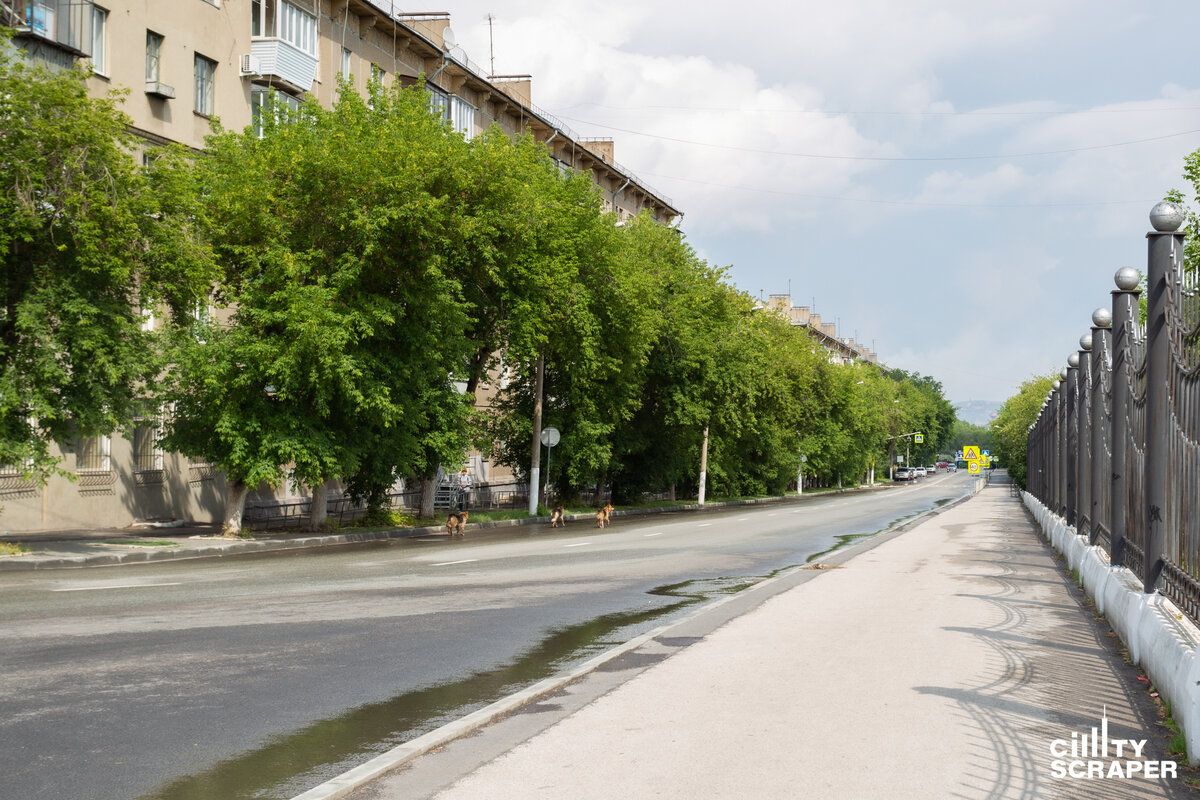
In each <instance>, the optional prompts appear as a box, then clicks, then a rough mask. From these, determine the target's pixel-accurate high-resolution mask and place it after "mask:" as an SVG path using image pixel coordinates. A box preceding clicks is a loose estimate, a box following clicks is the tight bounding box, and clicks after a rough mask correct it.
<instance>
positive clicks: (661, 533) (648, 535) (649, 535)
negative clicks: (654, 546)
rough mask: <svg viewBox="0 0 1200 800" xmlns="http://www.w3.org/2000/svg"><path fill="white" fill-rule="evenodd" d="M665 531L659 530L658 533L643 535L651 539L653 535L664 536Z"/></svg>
mask: <svg viewBox="0 0 1200 800" xmlns="http://www.w3.org/2000/svg"><path fill="white" fill-rule="evenodd" d="M663 533H664V531H659V532H658V533H644V534H642V535H643V536H645V537H646V538H647V539H649V538H650V537H651V536H662V535H663Z"/></svg>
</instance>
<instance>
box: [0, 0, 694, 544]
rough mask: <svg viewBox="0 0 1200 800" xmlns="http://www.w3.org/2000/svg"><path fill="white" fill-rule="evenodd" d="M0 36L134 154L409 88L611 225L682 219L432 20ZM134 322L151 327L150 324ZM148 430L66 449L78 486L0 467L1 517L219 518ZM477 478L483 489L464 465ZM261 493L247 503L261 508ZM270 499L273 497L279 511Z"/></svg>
mask: <svg viewBox="0 0 1200 800" xmlns="http://www.w3.org/2000/svg"><path fill="white" fill-rule="evenodd" d="M0 24H4V25H6V26H8V27H12V28H14V29H16V31H17V34H16V37H15V40H14V43H15V44H16V46H17V47H19V48H21V49H22V50H23V51H24V52H25V53H26V55H27V57H28V58H30V59H32V60H36V61H40V62H44V63H49V64H57V65H69V64H71V63H75V62H76V61H78V60H80V59H86V60H87V62H88V63H89V64H90V66H91V70H92V77H91V78H90V90H91V91H92V92H93V93H94V94H95V95H97V96H101V95H104V94H106V93H107V92H108V91H109V90H110V89H113V88H124V89H128V92H129V93H128V95H127V97H126V99H125V102H124V105H123V108H124V111H125V113H126V114H128V115H129V117H130V118H131V120H132V123H131V126H132V129H133V132H134V133H135V134H136V135H137V137H138V139H139V141H140V142H141V143H142V145H141V146H142V150H143V153H142V154H139V156H140V157H145V153H148V152H150V151H152V149H153V148H154V147H156V146H161V145H164V144H167V143H171V142H179V143H182V144H184V145H187V146H189V147H192V148H195V149H197V150H199V149H201V148H203V147H204V139H205V136H206V135H207V134H208V133H209V132H210V126H211V123H212V121H213V120H214V119H215V118H217V119H219V120H220V122H221V124H222V125H223V126H224V127H225V128H227V129H233V130H242V129H244V128H245V127H247V126H249V125H252V124H253V123H254V120H255V115H256V113H257V112H258V110H259V109H260V108H261V107H262V105H263V101H264V99H265V98H266V96H267V95H268V93H269V92H270V91H272V90H274V91H275V92H276V93H277V96H278V97H280V98H283V100H284V102H294V103H296V104H299V103H300V102H301V101H302V100H303V99H304V98H306V97H309V96H311V97H315V98H316V99H317V101H318V102H320V103H322V104H324V105H330V104H332V102H333V100H334V98H335V94H336V91H337V86H338V79H339V78H340V77H342V76H345V77H347V78H348V79H349V80H350V81H351V83H352V85H353V86H354V87H355V88H356V89H358V90H359V91H362V92H363V93H364V94H365V92H366V89H367V84H368V82H369V81H370V80H372V79H375V80H379V81H381V82H382V83H383V84H384V85H385V86H392V85H394V84H395V83H396V82H399V83H400V84H401V85H413V84H415V83H417V82H418V80H420V78H421V77H422V76H423V77H424V79H425V81H426V89H427V91H429V93H430V103H431V106H432V107H434V108H436V109H438V110H439V111H440V112H441V113H442V114H444V115H445V117H446V119H447V120H449V121H450V123H451V124H452V126H453V128H454V130H456V131H458V132H459V133H461V134H462V135H463V136H465V137H468V138H470V137H473V136H477V135H479V134H480V133H481V132H482V131H484V130H486V129H488V128H489V127H490V126H492V125H499V126H500V127H501V128H502V129H503V130H505V131H507V132H508V133H510V134H513V135H515V134H517V133H519V132H524V131H530V132H531V133H532V134H533V136H534V137H536V138H537V139H538V140H539V141H541V142H543V143H545V145H546V146H547V148H548V149H549V150H550V152H551V153H552V155H553V156H554V158H555V159H556V160H557V161H558V163H559V164H560V165H561V166H562V168H563V169H576V170H581V171H586V172H589V173H590V174H591V175H592V177H593V179H594V180H595V182H596V184H597V186H598V187H600V190H601V192H602V195H603V198H604V201H605V205H606V208H607V209H608V210H610V211H614V212H615V213H616V214H617V215H618V217H619V218H620V219H625V218H628V217H629V216H632V215H635V214H638V213H641V212H643V211H645V212H648V213H650V214H651V215H653V217H654V218H655V219H656V220H658V221H659V222H660V223H662V224H664V225H668V224H673V223H677V222H678V220H679V219H680V218H681V217H682V214H681V212H680V211H679V210H678V209H677V208H676V207H675V205H674V203H673V201H672V200H671V199H670V198H669V197H667V196H666V195H664V194H663V193H661V192H659V191H657V190H655V189H654V188H653V187H651V186H649V185H648V184H646V183H645V182H644V181H642V180H640V179H639V178H638V177H637V176H636V175H635V174H634V173H633V172H632V171H631V170H629V169H628V168H626V167H624V166H622V165H621V164H619V163H617V162H616V160H615V150H614V143H613V141H612V140H611V139H585V138H582V137H580V136H578V135H577V134H575V133H574V132H573V131H571V130H570V128H568V127H567V126H566V125H564V124H562V123H561V121H559V120H557V119H555V118H554V117H553V116H552V115H551V114H548V113H546V112H545V111H543V110H541V109H539V108H538V107H537V106H536V105H534V103H533V98H532V78H531V77H530V76H528V75H506V76H493V75H488V74H487V73H486V72H485V71H484V70H482V69H481V68H480V67H479V66H478V65H476V64H475V63H473V62H472V61H471V60H470V59H469V57H468V56H467V55H466V53H464V52H463V50H462V49H461V48H459V47H457V46H456V45H455V42H454V36H453V32H452V30H451V28H450V16H449V14H446V13H418V14H413V13H403V12H401V11H399V10H397V9H396V7H395V3H394V2H392V0H0ZM147 324H153V319H152V318H150V319H148V321H147ZM156 440H157V423H156V422H155V421H154V420H144V421H142V422H141V423H140V424H139V425H138V427H136V428H135V429H134V430H133V431H131V432H126V433H125V434H122V433H118V434H114V435H113V436H111V437H96V438H93V439H85V440H81V441H78V442H74V443H71V444H70V445H69V446H67V448H66V449H67V450H68V452H65V453H64V454H63V455H64V462H63V464H62V466H63V467H64V468H65V469H68V470H72V471H74V472H75V473H76V476H77V481H75V482H70V481H67V480H65V479H62V478H54V479H52V481H51V482H50V483H49V484H48V485H47V486H46V487H45V488H39V487H37V486H36V485H35V484H33V483H30V482H26V481H23V480H22V479H21V478H20V476H19V475H18V474H17V473H16V472H15V471H12V470H8V471H7V472H5V471H4V470H3V468H0V506H3V507H4V509H5V510H4V523H3V524H4V526H5V527H6V528H8V529H11V530H50V529H62V528H91V527H97V526H118V527H120V526H125V525H128V524H130V523H132V522H135V521H137V520H145V519H166V518H179V519H189V520H195V521H203V522H208V521H216V520H219V519H220V514H221V512H222V508H223V504H224V497H225V480H224V477H223V476H222V475H221V474H220V472H219V471H218V470H216V469H215V468H214V467H213V466H212V465H211V464H206V463H197V462H192V461H189V460H188V459H186V458H184V457H182V456H180V455H178V454H174V453H164V452H163V451H162V450H161V449H160V448H158V447H157V441H156ZM472 467H473V469H475V470H477V471H478V478H482V479H486V478H488V477H491V476H489V475H488V474H487V471H486V466H485V465H484V464H483V463H482V460H481V458H480V457H479V456H478V455H475V456H474V457H473V458H472ZM275 498H276V495H274V494H272V493H271V492H270V491H268V490H263V491H262V492H260V494H259V496H258V497H257V498H256V497H255V496H252V497H251V501H250V502H251V503H254V502H255V500H256V499H257V500H258V501H259V502H265V501H267V500H270V499H275ZM283 499H287V498H286V497H285V498H283Z"/></svg>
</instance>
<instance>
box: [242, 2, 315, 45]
mask: <svg viewBox="0 0 1200 800" xmlns="http://www.w3.org/2000/svg"><path fill="white" fill-rule="evenodd" d="M250 35H251V36H274V37H278V38H279V39H282V40H283V41H285V42H287V43H288V44H290V45H292V46H293V47H295V48H296V49H298V50H303V51H304V52H305V53H308V54H309V55H310V56H316V54H317V18H316V17H314V16H313V15H312V14H309V13H308V12H307V11H304V10H302V9H300V8H298V7H297V6H294V5H292V4H291V3H288V2H286V0H252V2H251V3H250Z"/></svg>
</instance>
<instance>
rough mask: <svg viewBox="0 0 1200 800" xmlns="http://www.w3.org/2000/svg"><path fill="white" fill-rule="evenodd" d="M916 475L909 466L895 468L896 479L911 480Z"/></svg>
mask: <svg viewBox="0 0 1200 800" xmlns="http://www.w3.org/2000/svg"><path fill="white" fill-rule="evenodd" d="M916 477H917V476H916V475H915V474H914V473H913V470H912V468H911V467H900V468H899V469H897V470H896V480H898V481H911V480H913V479H914V478H916Z"/></svg>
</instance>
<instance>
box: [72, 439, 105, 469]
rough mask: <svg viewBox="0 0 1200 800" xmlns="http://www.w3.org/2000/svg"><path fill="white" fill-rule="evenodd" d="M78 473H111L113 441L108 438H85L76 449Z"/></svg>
mask: <svg viewBox="0 0 1200 800" xmlns="http://www.w3.org/2000/svg"><path fill="white" fill-rule="evenodd" d="M75 471H76V472H111V471H112V439H111V438H109V437H108V436H85V437H83V438H82V439H80V440H79V444H78V446H77V447H76V448H75Z"/></svg>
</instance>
